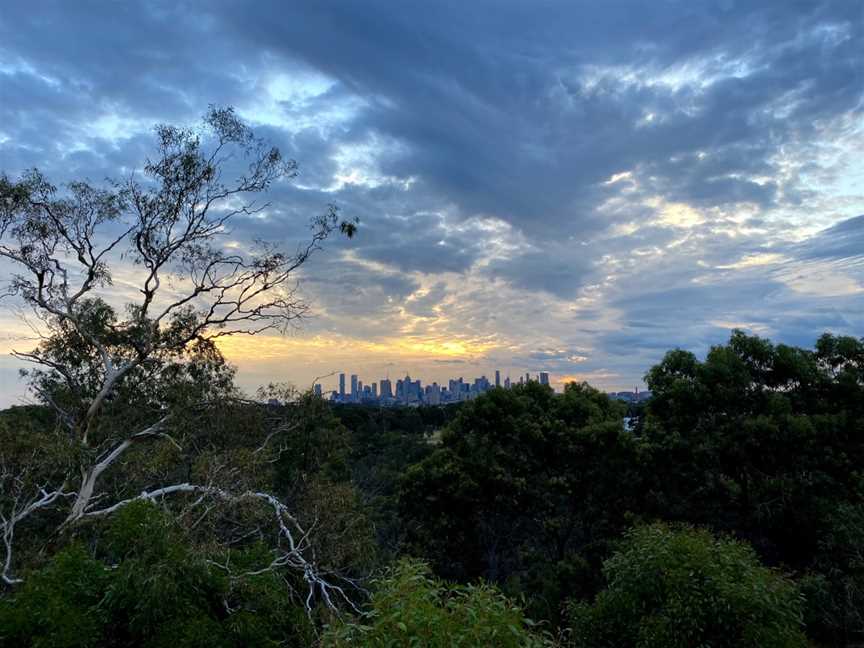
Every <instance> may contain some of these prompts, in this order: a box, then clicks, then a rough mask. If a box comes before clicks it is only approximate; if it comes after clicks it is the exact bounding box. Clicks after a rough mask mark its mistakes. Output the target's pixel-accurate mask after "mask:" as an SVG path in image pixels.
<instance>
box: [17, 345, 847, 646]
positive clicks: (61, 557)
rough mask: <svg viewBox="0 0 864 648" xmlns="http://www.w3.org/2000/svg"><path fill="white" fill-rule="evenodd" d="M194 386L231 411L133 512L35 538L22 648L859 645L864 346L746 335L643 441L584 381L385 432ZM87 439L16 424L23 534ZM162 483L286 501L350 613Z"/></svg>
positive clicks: (212, 503) (662, 403)
mask: <svg viewBox="0 0 864 648" xmlns="http://www.w3.org/2000/svg"><path fill="white" fill-rule="evenodd" d="M205 360H206V364H202V365H201V366H202V367H207V369H206V371H205V370H204V369H201V370H198V369H195V364H196V362H200V363H204V362H205ZM182 366H183V367H185V369H183V372H182V376H183V380H182V381H179V382H180V384H182V385H185V389H186V390H187V391H196V390H197V391H196V393H207V390H208V389H216V390H217V391H218V393H220V394H222V396H221V397H220V398H218V399H201V398H199V397H197V396H196V397H195V398H194V399H190V400H194V402H196V403H200V402H201V401H202V400H207V405H206V406H200V405H199V406H196V407H194V408H190V409H189V410H188V411H187V412H186V415H185V416H184V417H183V419H182V426H183V428H182V434H180V435H178V438H181V437H182V443H178V444H176V445H175V443H172V440H170V439H167V438H166V439H160V440H157V441H155V442H154V443H152V444H150V445H149V446H147V448H146V449H144V448H132V449H131V450H130V452H129V454H128V455H127V458H125V459H124V460H123V461H118V462H117V463H115V464H113V465H112V466H111V467H110V469H109V470H107V471H106V472H105V475H104V484H105V487H104V488H105V495H104V497H105V498H106V499H108V500H109V501H121V502H123V501H126V500H132V501H130V502H129V503H128V504H126V505H124V506H121V507H119V508H117V510H116V511H112V512H110V513H107V514H104V515H98V516H93V517H92V518H91V517H86V518H85V519H84V520H82V521H81V522H80V523H77V524H69V525H65V526H64V525H62V524H60V523H62V518H63V515H62V512H61V511H58V510H55V509H54V508H53V507H51V506H47V507H45V509H44V511H40V513H42V514H41V515H33V516H30V517H27V518H26V519H24V520H22V521H21V522H20V523H19V524H17V525H15V527H14V534H15V535H14V538H12V539H10V543H11V542H12V541H13V540H14V543H15V545H14V546H15V552H14V554H11V553H10V552H9V551H8V549H7V550H5V553H4V554H3V557H4V558H5V559H9V558H10V556H11V560H12V561H13V563H14V564H13V565H12V567H13V568H12V569H10V570H9V573H10V574H13V573H14V574H15V576H16V581H17V580H18V579H20V581H21V582H15V583H10V584H7V585H5V587H4V589H3V590H2V597H0V641H2V643H3V645H15V646H27V645H32V646H101V645H105V646H111V645H149V646H164V645H172V646H174V647H175V648H181V647H183V646H198V645H204V644H207V645H213V646H255V645H262V646H266V645H297V646H300V645H306V646H308V645H315V644H320V645H325V646H347V645H369V646H379V645H380V646H384V645H406V646H407V645H421V646H449V645H464V646H491V645H501V646H508V645H513V646H535V645H536V646H541V645H567V646H582V647H585V648H589V647H595V646H598V647H599V646H645V647H648V646H658V647H659V646H682V647H684V646H688V647H689V646H693V647H696V646H789V647H792V646H804V645H807V642H809V643H810V645H820V646H854V645H856V643H860V642H861V641H864V554H862V547H864V470H862V466H864V343H862V341H861V340H856V339H853V338H848V337H834V336H831V335H825V336H823V337H822V338H820V339H819V341H818V342H817V344H816V347H815V349H801V348H794V347H788V346H784V345H772V344H771V343H770V342H768V341H767V340H764V339H760V338H757V337H752V336H748V335H745V334H743V333H735V334H733V336H732V337H731V339H730V340H729V342H728V343H727V344H725V345H721V346H717V347H715V348H713V349H712V350H711V351H710V352H709V353H708V355H707V357H705V358H704V360H700V359H698V358H696V357H695V356H694V355H692V354H690V353H687V352H684V351H680V350H675V351H671V352H669V353H668V354H667V355H666V357H665V358H664V359H663V361H662V362H660V363H659V364H658V365H657V366H655V367H653V368H651V369H650V370H649V371H648V373H647V375H646V380H647V383H648V385H649V387H650V388H651V390H652V391H653V397H652V399H651V400H650V401H649V402H648V403H647V404H646V405H645V407H644V408H642V410H641V411H640V412H638V414H639V420H638V421H637V425H636V426H635V429H634V431H632V432H627V431H625V429H624V426H623V424H622V417H623V416H624V414H625V411H626V408H625V407H624V406H623V405H622V404H620V403H618V402H615V401H612V400H610V399H609V398H608V397H607V396H605V395H604V394H602V393H600V392H599V391H597V390H595V389H593V388H591V387H590V386H588V385H585V384H571V385H568V386H567V388H566V389H565V391H564V393H562V394H554V393H553V392H552V391H551V390H549V389H548V388H546V387H543V386H541V385H539V384H536V383H531V384H528V385H525V386H521V387H516V388H514V389H511V390H503V389H498V390H492V391H491V392H489V393H487V394H486V395H484V396H482V397H480V398H478V399H476V400H474V401H471V402H468V403H465V404H464V405H462V406H460V407H458V408H416V409H410V408H408V409H387V410H383V409H377V408H368V407H362V406H331V405H330V404H328V403H326V402H324V401H321V400H320V399H317V398H315V397H313V396H311V395H304V394H294V393H293V392H291V391H290V390H285V389H281V390H280V388H277V387H271V388H270V389H269V390H268V391H267V392H266V393H265V392H262V397H264V396H266V397H268V398H269V397H271V396H273V395H274V394H275V395H277V396H279V397H281V399H282V401H283V404H281V405H262V404H259V402H257V401H254V400H246V399H243V398H241V397H239V395H237V394H236V392H235V391H232V390H233V388H232V387H230V382H231V375H230V368H227V367H224V363H223V362H222V361H221V358H219V357H218V354H215V353H210V354H208V355H207V357H206V358H204V359H201V360H198V359H196V358H189V359H188V360H186V361H185V364H183V365H182ZM220 367H221V368H220ZM178 375H180V374H178V373H177V371H174V372H173V373H171V374H170V375H169V377H170V376H174V377H175V380H176V376H178ZM190 376H194V380H193V379H192V378H191V377H190ZM215 378H218V381H217V383H216V386H215V387H214V386H213V384H212V382H211V381H212V380H213V379H215ZM166 380H168V377H166ZM170 384H171V383H166V386H167V385H170ZM175 384H176V382H175ZM119 394H120V396H121V397H118V398H115V399H114V400H113V401H112V402H111V403H110V404H109V408H108V411H109V412H110V415H111V417H116V419H117V420H121V419H124V418H126V417H129V419H130V420H132V417H133V416H134V414H133V411H134V409H135V408H136V407H138V406H139V401H138V400H136V399H137V398H140V397H141V396H140V395H139V394H136V393H130V394H128V395H127V394H126V393H125V392H122V391H121V392H119ZM127 408H128V409H127ZM64 438H67V437H65V436H64V433H63V426H62V422H61V421H58V420H57V417H56V415H55V414H54V413H53V412H52V411H51V409H50V408H47V407H39V406H29V407H15V408H11V409H9V410H6V411H5V412H2V413H0V455H2V460H3V466H4V473H3V476H2V479H3V482H2V485H3V489H2V491H0V512H2V513H3V515H4V518H3V519H4V520H8V519H9V515H10V512H11V511H13V510H15V506H16V504H15V502H16V497H17V498H19V499H20V497H22V493H28V492H30V491H28V488H29V489H31V490H32V489H33V488H36V489H37V491H36V492H37V494H38V487H39V485H40V484H41V483H44V482H47V481H50V480H51V479H52V476H53V475H62V474H64V472H65V470H66V466H67V464H68V463H69V462H70V461H74V457H73V458H71V459H70V456H72V455H74V453H75V452H76V450H75V448H74V447H71V446H70V445H69V444H68V443H65V442H64ZM262 448H263V449H262ZM166 479H167V480H168V481H169V482H172V483H174V482H176V483H185V482H187V481H188V482H190V483H191V482H195V483H206V484H209V485H210V486H212V487H213V488H216V487H218V488H220V489H224V490H225V491H230V492H231V493H247V492H252V493H257V492H265V491H266V492H267V493H273V494H274V495H275V496H277V497H278V498H279V501H280V502H282V504H283V505H284V506H285V507H287V509H288V510H290V515H291V516H292V519H295V520H296V522H297V524H298V527H297V528H299V529H303V533H304V535H303V536H302V539H301V538H300V537H296V538H295V540H296V541H297V542H298V543H303V547H302V551H303V556H305V559H306V560H308V562H309V564H310V565H312V566H314V577H315V578H323V579H325V580H326V582H327V583H330V584H332V586H333V587H336V588H338V592H341V593H342V594H344V596H342V594H339V593H338V592H337V591H336V590H332V589H331V590H329V595H330V596H331V597H332V600H331V602H332V604H333V608H332V609H331V607H329V606H328V604H327V599H326V597H325V596H324V595H323V594H324V592H323V591H321V590H320V589H315V588H313V589H311V590H310V588H309V586H308V583H307V582H306V581H305V580H304V579H305V577H306V576H305V572H304V571H303V569H302V568H300V569H298V565H297V564H294V563H291V562H290V557H291V556H293V554H292V553H291V552H290V551H282V552H280V551H278V550H274V546H275V547H277V548H278V546H279V542H280V539H279V538H280V537H281V536H279V530H278V528H277V529H274V528H273V527H272V525H271V521H272V515H273V514H272V510H271V508H270V504H268V503H267V502H264V501H259V500H256V499H254V498H251V499H250V498H246V499H244V498H242V497H240V498H232V499H230V501H221V500H219V498H218V497H217V498H215V499H211V498H207V497H203V495H204V494H203V493H201V492H198V491H195V492H173V493H166V494H164V495H161V496H159V497H145V498H140V497H138V498H136V493H140V492H142V490H143V491H145V492H146V491H147V489H148V488H150V484H153V483H154V482H156V481H157V480H158V481H159V482H163V481H165V480H166ZM285 519H286V520H287V518H285ZM286 523H287V522H286ZM58 524H60V526H59V530H58ZM286 556H288V557H287V558H286ZM280 561H281V562H280ZM301 567H302V566H301ZM310 592H311V594H310ZM307 603H308V605H309V610H307V609H306V608H307ZM337 610H338V611H337Z"/></svg>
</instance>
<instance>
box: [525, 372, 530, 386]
mask: <svg viewBox="0 0 864 648" xmlns="http://www.w3.org/2000/svg"><path fill="white" fill-rule="evenodd" d="M529 382H531V374H529V373H528V372H527V371H526V372H525V384H526V385H527V384H528V383H529Z"/></svg>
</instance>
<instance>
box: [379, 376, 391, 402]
mask: <svg viewBox="0 0 864 648" xmlns="http://www.w3.org/2000/svg"><path fill="white" fill-rule="evenodd" d="M381 398H393V386H392V384H391V383H390V379H389V378H385V379H384V380H382V381H381Z"/></svg>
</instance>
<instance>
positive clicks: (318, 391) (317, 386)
mask: <svg viewBox="0 0 864 648" xmlns="http://www.w3.org/2000/svg"><path fill="white" fill-rule="evenodd" d="M312 391H313V392H314V393H315V395H316V396H320V395H321V383H315V385H314V386H313V387H312Z"/></svg>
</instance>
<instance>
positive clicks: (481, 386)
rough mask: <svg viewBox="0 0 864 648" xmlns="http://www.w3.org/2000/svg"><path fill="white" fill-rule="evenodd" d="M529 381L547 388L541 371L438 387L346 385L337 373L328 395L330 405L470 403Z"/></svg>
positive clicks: (355, 381)
mask: <svg viewBox="0 0 864 648" xmlns="http://www.w3.org/2000/svg"><path fill="white" fill-rule="evenodd" d="M532 380H534V381H536V382H539V383H540V384H541V385H548V384H549V374H548V373H546V372H545V371H541V372H540V373H539V374H538V375H537V377H536V378H533V377H532V376H531V374H528V373H526V374H525V375H524V376H520V377H519V380H518V381H511V380H510V377H509V376H507V377H506V378H504V380H503V382H502V380H501V372H500V371H497V370H496V371H495V380H494V381H490V380H489V379H488V378H487V377H486V376H480V377H479V378H475V379H474V381H473V382H467V381H465V380H463V379H462V378H461V377H459V378H455V379H451V380H449V381H448V383H447V385H443V384H442V385H439V384H438V383H437V382H433V383H432V384H431V385H423V384H422V383H421V382H420V381H419V380H412V379H411V376H405V378H400V379H398V380H396V382H395V384H394V383H393V381H391V380H390V379H389V378H382V379H381V380H379V381H378V382H372V383H367V384H364V383H363V381H362V380H360V379H359V377H358V376H357V374H351V377H350V383H349V382H348V381H347V380H346V375H345V374H344V373H341V374H339V389H338V390H334V391H332V392H330V395H329V397H330V400H331V401H332V402H334V403H369V404H378V405H443V404H446V403H459V402H461V401H466V400H471V399H472V398H476V397H477V396H479V395H480V394H482V393H484V392H486V391H488V390H490V389H492V388H494V387H503V388H504V389H510V387H511V386H513V385H521V384H524V383H526V382H530V381H532ZM314 390H315V393H316V394H318V395H319V396H323V395H324V394H323V390H322V388H321V385H320V384H316V385H315V387H314Z"/></svg>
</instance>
